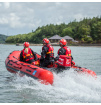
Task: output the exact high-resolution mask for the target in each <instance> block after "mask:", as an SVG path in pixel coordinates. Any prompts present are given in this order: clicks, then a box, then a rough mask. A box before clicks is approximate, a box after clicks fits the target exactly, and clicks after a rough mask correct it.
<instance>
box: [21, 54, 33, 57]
mask: <svg viewBox="0 0 101 105" xmlns="http://www.w3.org/2000/svg"><path fill="white" fill-rule="evenodd" d="M30 55H33V54H27V55H25V56H24V57H23V58H26V57H27V56H30Z"/></svg>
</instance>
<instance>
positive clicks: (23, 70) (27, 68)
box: [5, 51, 54, 84]
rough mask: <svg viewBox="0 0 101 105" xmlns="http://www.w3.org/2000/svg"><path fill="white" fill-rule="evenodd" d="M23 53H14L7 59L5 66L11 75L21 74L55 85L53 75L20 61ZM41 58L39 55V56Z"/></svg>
mask: <svg viewBox="0 0 101 105" xmlns="http://www.w3.org/2000/svg"><path fill="white" fill-rule="evenodd" d="M20 52H21V51H13V52H12V53H10V55H9V56H8V57H7V58H6V60H5V64H6V68H7V70H8V71H10V72H11V73H20V74H24V75H27V76H29V77H32V78H34V79H37V80H39V81H40V82H41V83H44V84H53V78H54V77H53V73H52V72H51V71H48V70H45V69H43V68H40V67H37V66H34V65H31V64H27V63H24V62H21V61H19V56H20ZM37 56H38V57H40V56H39V55H37Z"/></svg>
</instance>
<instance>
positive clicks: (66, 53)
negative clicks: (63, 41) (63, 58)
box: [58, 46, 71, 56]
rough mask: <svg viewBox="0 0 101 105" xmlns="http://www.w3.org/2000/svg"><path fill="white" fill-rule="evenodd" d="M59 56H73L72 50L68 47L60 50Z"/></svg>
mask: <svg viewBox="0 0 101 105" xmlns="http://www.w3.org/2000/svg"><path fill="white" fill-rule="evenodd" d="M58 55H67V56H71V50H70V49H69V48H68V47H67V46H64V47H62V48H60V49H59V50H58Z"/></svg>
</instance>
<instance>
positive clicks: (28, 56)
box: [20, 42, 37, 64]
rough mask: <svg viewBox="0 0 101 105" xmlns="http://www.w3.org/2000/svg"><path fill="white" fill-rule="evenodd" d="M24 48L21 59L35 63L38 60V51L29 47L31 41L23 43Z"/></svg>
mask: <svg viewBox="0 0 101 105" xmlns="http://www.w3.org/2000/svg"><path fill="white" fill-rule="evenodd" d="M23 46H24V49H23V50H22V51H21V53H20V61H23V62H26V63H29V64H33V63H34V62H35V61H36V60H37V55H36V53H35V52H34V51H33V50H32V49H31V48H29V42H24V43H23Z"/></svg>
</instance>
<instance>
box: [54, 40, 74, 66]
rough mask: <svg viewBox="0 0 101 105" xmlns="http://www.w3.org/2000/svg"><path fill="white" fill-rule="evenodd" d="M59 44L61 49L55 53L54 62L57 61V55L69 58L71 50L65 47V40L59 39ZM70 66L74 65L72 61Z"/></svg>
mask: <svg viewBox="0 0 101 105" xmlns="http://www.w3.org/2000/svg"><path fill="white" fill-rule="evenodd" d="M59 44H60V47H61V48H60V49H59V50H58V52H57V54H58V56H57V57H56V58H55V61H57V60H58V59H59V55H67V56H71V49H70V48H68V47H67V46H66V45H67V41H66V40H65V39H61V40H60V41H59ZM72 59H73V57H72V56H71V60H72ZM72 65H75V62H74V61H72Z"/></svg>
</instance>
